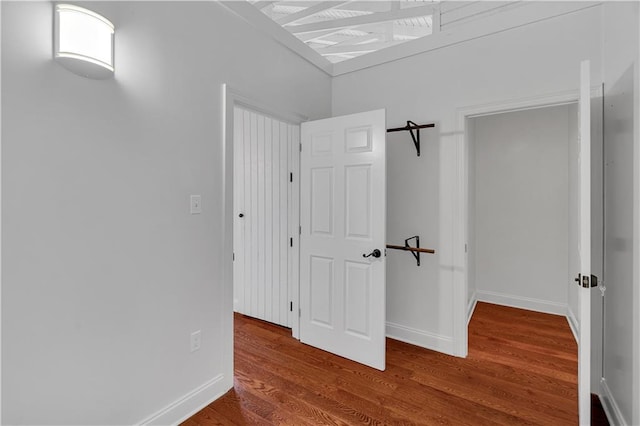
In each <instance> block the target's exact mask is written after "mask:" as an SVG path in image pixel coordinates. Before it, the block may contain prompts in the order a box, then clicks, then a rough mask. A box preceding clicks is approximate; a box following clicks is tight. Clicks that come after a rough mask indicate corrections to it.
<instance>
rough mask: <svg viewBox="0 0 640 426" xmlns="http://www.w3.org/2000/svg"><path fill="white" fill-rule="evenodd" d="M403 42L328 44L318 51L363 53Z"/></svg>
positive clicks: (335, 53)
mask: <svg viewBox="0 0 640 426" xmlns="http://www.w3.org/2000/svg"><path fill="white" fill-rule="evenodd" d="M400 43H402V42H401V41H383V42H379V43H366V44H354V45H351V46H337V45H335V46H328V47H322V48H318V49H316V51H317V52H318V53H319V54H321V55H323V56H326V55H348V54H350V53H362V52H373V51H376V50H380V49H384V48H385V47H391V46H395V45H396V44H400Z"/></svg>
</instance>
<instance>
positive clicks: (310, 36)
mask: <svg viewBox="0 0 640 426" xmlns="http://www.w3.org/2000/svg"><path fill="white" fill-rule="evenodd" d="M0 1H1V0H0ZM340 31H342V29H341V28H338V29H337V30H326V31H314V32H312V33H304V34H296V37H298V38H299V39H300V40H302V41H303V42H305V43H308V42H310V41H314V40H318V39H321V38H325V37H329V36H330V35H333V34H335V33H339V32H340Z"/></svg>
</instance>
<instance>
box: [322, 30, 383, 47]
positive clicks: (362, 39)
mask: <svg viewBox="0 0 640 426" xmlns="http://www.w3.org/2000/svg"><path fill="white" fill-rule="evenodd" d="M383 38H384V34H375V33H372V34H367V35H363V36H357V37H349V38H348V39H346V40H345V41H341V42H340V43H337V44H334V46H353V45H354V44H360V43H365V42H367V41H372V40H373V41H379V40H381V39H383Z"/></svg>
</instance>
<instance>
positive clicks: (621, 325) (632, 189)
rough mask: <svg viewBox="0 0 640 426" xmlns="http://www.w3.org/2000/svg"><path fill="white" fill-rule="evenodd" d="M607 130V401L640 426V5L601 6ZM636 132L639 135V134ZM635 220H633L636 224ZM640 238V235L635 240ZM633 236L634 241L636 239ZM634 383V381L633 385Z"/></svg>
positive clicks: (619, 418)
mask: <svg viewBox="0 0 640 426" xmlns="http://www.w3.org/2000/svg"><path fill="white" fill-rule="evenodd" d="M603 23H604V27H603V76H604V84H605V86H604V89H605V90H604V99H605V110H604V120H605V123H604V129H605V135H604V136H605V161H606V165H605V285H606V288H607V290H606V293H605V342H604V348H605V350H604V361H605V364H604V377H605V379H606V386H605V399H606V403H607V405H608V406H609V407H610V408H611V411H612V412H614V414H615V415H616V417H617V419H615V421H616V422H624V423H626V424H640V416H639V414H638V404H639V403H640V395H639V393H638V392H639V390H638V388H637V381H638V375H639V374H640V371H639V369H640V359H638V352H637V349H636V348H635V347H634V345H637V344H638V340H637V339H638V327H639V324H638V319H637V316H635V315H634V312H637V310H638V306H637V302H636V304H635V306H634V300H635V301H637V294H638V293H637V292H638V291H639V287H638V281H637V280H638V278H637V276H635V277H634V268H637V264H638V262H639V260H638V259H639V255H640V254H639V253H638V252H637V250H638V249H637V240H636V243H635V244H636V246H635V248H634V238H636V239H637V232H638V231H637V229H636V228H634V220H635V221H636V222H637V220H638V219H637V217H638V215H639V214H640V212H639V211H638V209H637V204H634V203H635V200H637V198H634V197H637V196H638V191H639V188H638V186H637V185H638V184H637V181H636V182H635V183H634V172H635V173H637V170H634V168H637V167H638V164H637V162H636V163H635V165H634V155H637V150H638V149H639V146H640V143H639V141H638V135H637V128H638V125H639V124H640V121H639V118H638V104H637V97H638V90H639V88H638V74H637V72H638V71H637V67H638V66H639V62H638V4H637V3H607V4H606V5H605V6H604V8H603ZM634 132H635V134H634ZM634 218H635V219H634ZM634 233H635V234H634ZM634 235H635V237H634ZM634 382H635V383H634Z"/></svg>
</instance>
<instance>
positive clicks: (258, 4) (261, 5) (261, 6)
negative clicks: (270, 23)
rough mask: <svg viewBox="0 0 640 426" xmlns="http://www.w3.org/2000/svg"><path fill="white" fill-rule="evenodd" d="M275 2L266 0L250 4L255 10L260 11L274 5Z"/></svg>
mask: <svg viewBox="0 0 640 426" xmlns="http://www.w3.org/2000/svg"><path fill="white" fill-rule="evenodd" d="M274 3H275V1H267V0H258V1H257V2H255V3H252V5H253V6H254V7H256V8H258V10H262V9H264V8H265V7H267V6H271V5H272V4H274Z"/></svg>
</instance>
